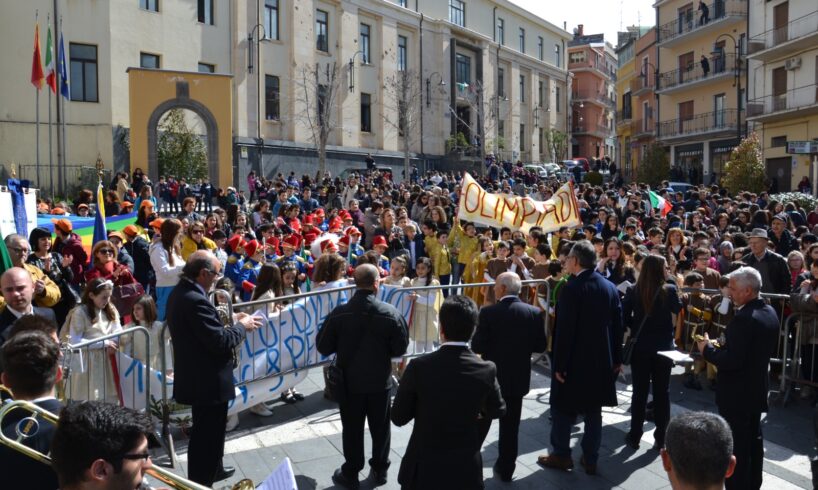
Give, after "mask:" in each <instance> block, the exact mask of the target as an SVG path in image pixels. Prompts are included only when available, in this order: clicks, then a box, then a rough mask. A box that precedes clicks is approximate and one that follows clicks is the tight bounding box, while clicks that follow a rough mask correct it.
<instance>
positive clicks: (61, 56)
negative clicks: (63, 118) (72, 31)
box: [57, 34, 70, 99]
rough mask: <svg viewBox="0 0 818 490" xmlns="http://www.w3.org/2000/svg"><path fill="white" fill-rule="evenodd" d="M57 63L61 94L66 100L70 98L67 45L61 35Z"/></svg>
mask: <svg viewBox="0 0 818 490" xmlns="http://www.w3.org/2000/svg"><path fill="white" fill-rule="evenodd" d="M57 63H58V64H59V71H60V93H61V94H62V96H63V97H65V98H66V99H67V98H69V97H70V95H69V94H70V92H69V90H68V66H67V65H66V63H65V44H64V43H63V36H62V34H60V47H59V48H58V52H57Z"/></svg>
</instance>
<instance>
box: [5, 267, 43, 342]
mask: <svg viewBox="0 0 818 490" xmlns="http://www.w3.org/2000/svg"><path fill="white" fill-rule="evenodd" d="M0 291H2V293H3V299H5V300H6V307H5V308H3V312H2V313H0V345H2V344H3V342H5V341H6V340H7V339H8V337H9V334H8V332H9V329H10V328H11V325H12V324H13V323H14V322H15V321H17V319H18V318H20V317H21V316H24V315H39V316H42V317H44V318H47V319H48V320H51V321H52V322H54V324H56V323H57V318H56V317H55V316H54V311H53V310H52V309H51V308H41V307H39V306H34V305H33V304H31V300H32V298H33V297H34V282H33V281H32V279H31V274H29V273H28V271H27V270H25V269H21V268H19V267H12V268H11V269H9V270H7V271H6V272H4V273H3V275H2V276H0Z"/></svg>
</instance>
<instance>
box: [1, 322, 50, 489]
mask: <svg viewBox="0 0 818 490" xmlns="http://www.w3.org/2000/svg"><path fill="white" fill-rule="evenodd" d="M51 328H52V329H53V328H54V327H53V326H51ZM52 335H56V332H55V331H53V330H52ZM2 355H3V359H4V366H5V371H3V374H2V375H0V381H2V383H3V385H5V386H6V387H7V388H9V389H10V390H11V391H12V392H13V393H14V399H15V400H23V401H30V402H32V403H34V404H36V405H37V406H39V407H40V408H43V409H44V410H47V411H49V412H51V413H54V414H59V413H60V410H61V409H62V404H61V403H60V401H59V400H57V399H56V398H55V397H54V384H55V383H56V382H57V381H58V380H59V378H60V376H61V374H62V371H61V370H60V366H59V363H60V346H59V345H58V343H57V342H56V341H55V340H54V339H53V338H51V337H50V336H49V335H48V334H46V333H44V332H43V331H39V330H32V331H23V332H20V333H17V334H16V335H14V336H13V337H12V338H11V339H10V340H9V341H8V342H6V343H5V344H4V345H3V353H2ZM30 415H31V413H30V412H29V411H28V410H23V409H15V410H12V411H11V412H9V413H8V415H6V417H4V418H3V427H2V430H3V434H5V435H6V436H7V437H9V438H11V439H13V440H17V439H18V431H20V432H22V433H23V434H25V437H24V438H23V440H22V441H21V442H22V443H23V444H24V445H26V446H28V447H29V448H31V449H34V450H35V451H39V452H41V453H43V454H48V452H49V450H50V448H51V440H52V438H53V437H54V429H55V426H54V424H51V423H50V422H48V421H46V420H44V419H42V418H39V419H38V421H39V425H38V426H32V425H30V424H26V423H22V424H19V422H21V421H22V420H23V419H24V418H25V417H29V416H30ZM18 424H19V425H18ZM0 474H2V475H3V486H4V487H5V488H44V489H46V488H48V489H52V488H57V487H58V486H59V485H58V482H57V474H56V473H54V470H53V469H52V468H51V466H50V465H46V464H43V463H40V462H39V461H36V460H35V459H33V458H30V457H28V456H26V455H24V454H23V453H21V452H18V451H16V450H14V449H11V448H9V447H6V446H4V445H2V444H0Z"/></svg>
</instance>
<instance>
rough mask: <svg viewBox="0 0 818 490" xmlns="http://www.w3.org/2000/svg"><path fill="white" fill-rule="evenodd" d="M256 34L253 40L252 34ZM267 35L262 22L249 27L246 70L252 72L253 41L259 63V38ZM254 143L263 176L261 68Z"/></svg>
mask: <svg viewBox="0 0 818 490" xmlns="http://www.w3.org/2000/svg"><path fill="white" fill-rule="evenodd" d="M254 34H255V35H256V38H255V40H254V38H253V35H254ZM264 37H267V31H266V30H265V29H264V26H263V25H262V24H256V25H254V26H253V28H252V29H250V33H249V34H247V72H248V73H251V74H252V73H253V43H256V45H257V46H258V50H257V51H256V61H258V64H261V39H262V38H264ZM256 87H257V90H256V144H257V145H258V165H259V168H258V171H259V174H260V176H262V177H263V176H264V169H263V166H264V159H263V158H262V152H263V150H264V138H262V137H261V70H256Z"/></svg>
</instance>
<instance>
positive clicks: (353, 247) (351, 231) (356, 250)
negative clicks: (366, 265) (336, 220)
mask: <svg viewBox="0 0 818 490" xmlns="http://www.w3.org/2000/svg"><path fill="white" fill-rule="evenodd" d="M344 234H345V235H347V236H348V237H349V250H350V252H351V253H352V255H354V256H355V257H360V256H361V255H363V254H364V253H366V251H365V250H364V247H363V246H361V243H360V241H361V230H359V229H358V228H356V227H354V226H350V227H349V228H347V229H346V230H345V231H344Z"/></svg>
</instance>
